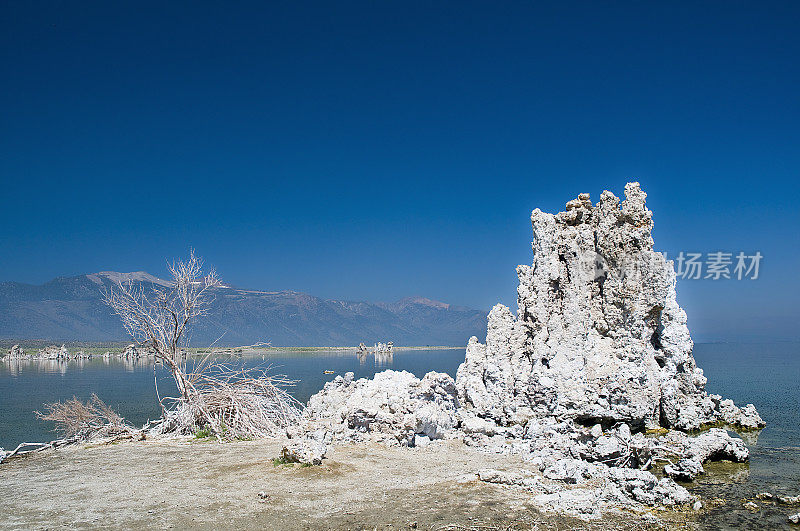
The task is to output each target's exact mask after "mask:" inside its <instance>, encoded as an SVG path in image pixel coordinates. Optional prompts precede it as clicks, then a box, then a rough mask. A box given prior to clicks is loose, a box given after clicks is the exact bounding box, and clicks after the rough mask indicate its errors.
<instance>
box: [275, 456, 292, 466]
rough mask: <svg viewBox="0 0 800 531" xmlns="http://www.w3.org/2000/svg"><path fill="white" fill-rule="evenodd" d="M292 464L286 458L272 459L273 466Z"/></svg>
mask: <svg viewBox="0 0 800 531" xmlns="http://www.w3.org/2000/svg"><path fill="white" fill-rule="evenodd" d="M291 464H292V462H291V461H289V460H288V459H286V458H285V457H275V458H273V459H272V465H273V466H280V465H291Z"/></svg>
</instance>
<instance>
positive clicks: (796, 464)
mask: <svg viewBox="0 0 800 531" xmlns="http://www.w3.org/2000/svg"><path fill="white" fill-rule="evenodd" d="M694 355H695V358H696V360H697V363H698V365H699V366H700V367H701V368H703V370H704V371H705V374H706V376H707V377H708V385H707V389H708V391H709V392H711V393H718V394H721V395H722V396H724V397H726V398H732V399H733V400H734V401H735V402H737V403H739V404H745V403H748V402H751V403H753V404H755V405H756V407H757V408H758V410H759V412H760V413H761V416H762V417H763V418H764V420H765V421H766V422H767V428H766V429H764V430H763V431H761V432H760V433H758V434H756V433H751V434H744V435H743V438H744V439H745V440H746V441H747V442H748V445H749V446H750V449H751V460H750V463H749V464H746V465H731V464H722V465H710V466H708V467H707V469H708V474H707V475H705V476H702V477H701V478H700V479H699V480H698V481H696V482H695V483H693V484H690V485H686V486H687V487H688V488H690V490H692V491H693V492H695V493H697V494H700V495H702V496H703V497H704V498H706V499H709V498H723V499H724V500H725V502H724V503H722V504H721V505H719V506H718V507H715V508H714V509H711V510H709V511H706V512H703V513H702V514H701V516H700V517H699V520H700V523H701V524H702V527H703V528H708V529H731V528H741V527H767V528H776V527H783V526H786V525H787V523H786V522H787V520H786V517H787V515H788V514H789V512H790V509H789V508H786V507H780V506H775V505H770V504H764V503H760V502H759V503H760V505H761V506H762V508H761V510H760V511H759V512H757V513H754V514H753V513H749V512H747V511H744V510H743V509H742V507H741V500H742V499H743V498H753V497H754V496H755V495H756V494H757V493H759V492H763V491H770V492H772V493H775V494H792V495H796V494H800V343H774V344H698V345H696V346H695V350H694ZM463 359H464V349H453V350H417V351H398V352H396V353H395V354H394V355H393V356H392V357H391V358H387V359H379V360H378V361H376V360H375V358H374V357H373V356H369V357H367V358H366V359H365V360H359V359H358V357H356V355H355V353H354V352H352V351H349V352H313V353H309V352H305V353H293V352H279V351H274V352H270V355H269V356H264V357H262V356H258V357H246V358H244V360H243V362H244V363H245V364H246V365H248V366H251V367H253V366H264V367H266V366H270V367H271V368H272V369H271V372H273V373H280V374H285V375H287V376H289V377H291V378H293V379H296V380H299V383H298V384H297V386H295V387H294V388H293V389H292V393H293V394H294V395H295V397H296V398H298V399H299V400H300V401H303V402H305V401H306V400H307V399H308V397H309V396H311V395H312V394H314V393H315V392H317V391H318V390H319V389H320V388H321V387H322V386H323V385H324V383H325V382H326V381H328V380H330V379H332V378H334V377H335V375H336V374H343V373H345V372H347V371H353V372H354V373H355V374H356V377H357V378H361V377H371V376H372V375H373V374H375V373H376V372H378V371H382V370H384V369H387V368H391V369H395V370H407V371H410V372H413V373H414V374H416V375H417V376H422V375H424V374H425V373H426V372H428V371H432V370H436V371H441V372H446V373H448V374H450V375H452V376H455V371H456V369H457V368H458V365H459V364H460V363H461V362H462V361H463ZM326 370H331V371H334V372H335V374H333V375H326V374H323V371H326ZM154 376H155V377H156V379H157V380H158V382H159V389H160V391H161V393H162V395H163V394H166V393H168V391H169V389H170V388H171V379H170V377H169V375H168V374H166V373H165V372H163V371H160V372H159V373H157V374H155V375H154V373H153V368H152V365H150V364H148V363H147V362H146V361H144V362H142V363H140V364H137V365H133V364H130V363H127V362H123V361H121V360H117V359H112V360H103V359H97V358H95V359H92V360H86V361H71V362H67V363H58V362H49V361H34V362H0V446H2V447H5V448H13V447H14V446H16V444H18V443H19V442H22V441H23V440H24V441H45V440H50V439H52V438H54V434H53V433H52V432H50V431H48V430H49V429H50V426H48V425H47V424H46V423H44V422H42V421H39V420H37V419H36V417H35V415H34V414H33V412H34V411H35V410H37V409H41V407H42V404H44V403H46V402H53V401H57V400H64V399H68V398H71V397H72V396H77V397H78V398H82V399H87V398H89V396H90V395H91V393H93V392H94V393H97V394H98V395H99V396H100V398H102V399H103V400H105V401H106V402H107V403H109V404H110V405H111V406H112V407H114V408H115V409H116V410H117V411H118V412H119V413H120V414H121V415H122V416H123V417H125V418H126V419H127V420H128V421H129V422H131V423H132V424H134V425H141V424H143V423H145V422H146V421H147V420H148V419H154V418H157V417H158V416H159V413H160V409H159V407H158V404H157V402H156V398H155V393H154ZM798 510H800V509H798V508H794V509H793V511H792V512H796V511H798Z"/></svg>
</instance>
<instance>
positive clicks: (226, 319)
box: [0, 271, 486, 346]
mask: <svg viewBox="0 0 800 531" xmlns="http://www.w3.org/2000/svg"><path fill="white" fill-rule="evenodd" d="M120 280H132V281H133V282H138V283H141V284H143V285H151V286H153V287H161V286H165V285H169V283H168V282H167V281H165V280H163V279H159V278H157V277H155V276H152V275H150V274H148V273H146V272H143V271H139V272H134V273H117V272H113V271H103V272H99V273H91V274H88V275H80V276H76V277H58V278H55V279H53V280H51V281H49V282H46V283H44V284H41V285H31V284H23V283H18V282H2V283H0V337H2V338H15V339H52V340H54V341H56V340H62V341H67V340H82V341H111V340H120V339H124V338H126V337H127V336H126V334H125V331H124V330H123V328H122V325H121V324H120V322H119V319H118V317H117V316H115V315H114V314H113V313H112V312H111V310H110V309H109V308H108V307H107V306H106V305H105V304H104V303H103V301H102V292H103V289H104V288H106V289H107V288H110V287H111V286H113V285H114V283H115V282H117V281H120ZM223 334H224V335H223ZM485 334H486V313H485V312H483V311H480V310H474V309H470V308H464V307H459V306H453V305H450V304H447V303H443V302H439V301H434V300H431V299H426V298H424V297H407V298H405V299H401V300H399V301H396V302H393V303H370V302H364V301H343V300H332V299H322V298H319V297H315V296H313V295H309V294H307V293H302V292H297V291H289V290H285V291H258V290H247V289H239V288H234V287H230V286H224V287H222V288H220V289H218V290H217V291H216V294H215V300H214V303H213V304H212V308H211V312H210V315H209V316H208V317H207V318H205V319H204V320H203V321H201V322H199V323H198V325H197V326H196V327H195V328H194V330H193V332H192V343H193V344H198V345H204V344H209V343H211V342H213V341H215V340H217V338H219V337H220V336H222V339H221V340H219V342H218V343H217V344H219V345H243V344H252V343H255V342H257V341H271V342H272V344H273V345H287V346H288V345H292V346H311V345H356V344H358V343H359V342H361V341H364V342H366V343H372V342H375V341H394V342H395V344H402V345H465V344H466V342H467V340H468V339H469V337H470V336H472V335H477V336H479V337H483V336H484V335H485Z"/></svg>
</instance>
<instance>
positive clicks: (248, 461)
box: [0, 440, 643, 529]
mask: <svg viewBox="0 0 800 531" xmlns="http://www.w3.org/2000/svg"><path fill="white" fill-rule="evenodd" d="M281 446H282V441H242V442H233V443H225V444H218V443H215V442H205V441H187V440H149V441H143V442H121V443H117V444H112V445H102V446H94V447H83V446H82V447H72V448H65V449H60V450H57V451H50V452H47V453H41V454H36V455H34V456H31V457H24V458H19V459H12V460H11V461H9V462H7V463H4V464H3V465H0V527H2V528H9V529H53V528H58V527H68V528H100V527H102V528H116V529H119V528H125V529H129V528H177V529H185V528H205V529H231V528H233V529H331V528H336V529H365V528H366V529H374V528H378V529H407V528H410V527H412V525H413V524H414V523H415V524H416V526H417V528H419V529H442V528H445V529H461V528H467V529H468V528H476V529H487V528H508V527H511V528H519V529H532V528H533V529H573V528H585V527H587V526H588V527H591V528H595V529H609V528H620V527H625V528H632V527H633V528H642V527H643V526H641V524H636V523H631V522H629V521H625V520H623V519H620V518H613V519H608V518H606V519H603V521H596V522H594V523H592V524H586V523H583V522H581V521H580V520H574V519H569V518H561V517H556V516H545V515H542V514H541V513H537V512H536V511H535V510H533V509H532V508H530V507H528V505H527V500H528V499H529V495H528V494H526V493H525V492H522V491H518V490H515V489H509V488H503V487H500V486H497V485H490V484H486V483H482V482H480V481H478V480H477V479H476V476H475V472H476V471H477V470H478V469H480V468H486V467H489V468H498V469H506V470H513V469H519V468H520V467H525V465H524V463H523V462H522V461H521V460H519V459H518V458H515V457H507V456H497V455H486V454H482V453H479V452H476V451H475V450H474V449H471V448H468V447H465V446H463V445H462V444H461V443H459V442H456V441H450V442H447V443H443V444H437V445H433V447H432V448H431V447H429V448H427V449H402V448H387V447H385V446H379V445H366V444H362V445H354V446H338V447H335V448H332V449H331V451H330V452H329V455H328V458H326V459H325V461H324V464H323V465H322V466H318V467H307V468H303V467H300V466H299V465H278V466H276V465H274V464H273V463H272V461H271V459H272V458H273V457H275V456H277V455H278V454H279V451H280V449H281ZM261 491H264V492H266V493H267V494H268V498H267V499H265V500H262V499H261V498H260V497H259V495H258V493H259V492H261Z"/></svg>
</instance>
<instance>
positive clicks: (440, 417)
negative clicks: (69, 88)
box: [304, 370, 458, 446]
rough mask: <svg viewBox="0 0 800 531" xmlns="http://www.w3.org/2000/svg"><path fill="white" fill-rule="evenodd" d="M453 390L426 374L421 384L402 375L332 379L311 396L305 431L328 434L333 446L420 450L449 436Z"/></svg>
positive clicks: (448, 382) (446, 379) (444, 379)
mask: <svg viewBox="0 0 800 531" xmlns="http://www.w3.org/2000/svg"><path fill="white" fill-rule="evenodd" d="M456 406H457V399H456V388H455V382H454V381H453V378H452V377H450V376H449V375H447V374H443V373H438V372H429V373H428V374H426V375H425V376H424V377H423V378H422V379H421V380H420V379H419V378H417V377H415V376H414V375H413V374H411V373H410V372H406V371H400V372H398V371H392V370H388V371H384V372H381V373H378V374H376V375H375V378H373V379H371V380H368V379H365V378H362V379H359V380H354V378H353V373H352V372H348V373H347V374H345V376H344V377H342V376H337V377H336V378H335V379H334V380H333V381H330V382H328V383H326V384H325V387H324V388H323V389H322V391H320V392H319V393H317V394H316V395H314V396H312V397H311V399H310V400H309V402H308V407H307V408H306V410H305V414H304V415H305V423H306V425H305V428H304V431H306V432H308V431H315V430H319V429H327V430H329V431H330V432H331V433H332V437H333V438H334V440H338V441H357V440H378V441H381V442H386V443H389V444H397V445H400V446H420V445H424V444H426V443H427V442H429V441H431V440H434V439H441V438H444V437H445V436H446V435H448V434H449V433H452V432H453V431H454V428H455V427H456V425H457V423H458V421H457V417H456Z"/></svg>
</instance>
